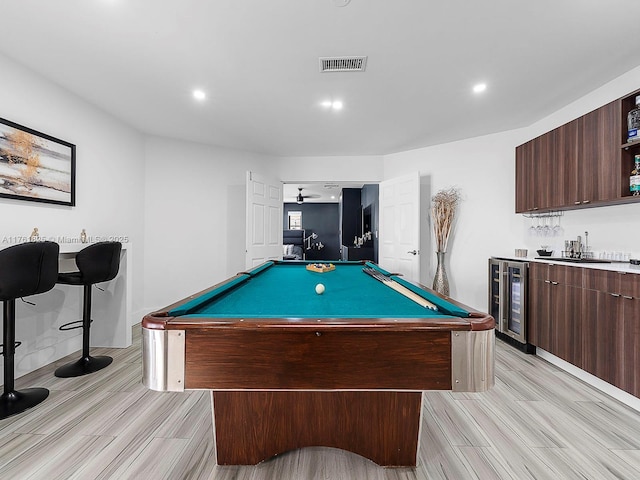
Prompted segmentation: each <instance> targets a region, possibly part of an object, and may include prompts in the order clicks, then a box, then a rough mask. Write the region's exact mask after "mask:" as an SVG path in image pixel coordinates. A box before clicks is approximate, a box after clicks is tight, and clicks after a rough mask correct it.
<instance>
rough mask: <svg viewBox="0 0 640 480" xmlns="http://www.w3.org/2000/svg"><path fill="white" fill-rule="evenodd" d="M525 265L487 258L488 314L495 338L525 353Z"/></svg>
mask: <svg viewBox="0 0 640 480" xmlns="http://www.w3.org/2000/svg"><path fill="white" fill-rule="evenodd" d="M528 268H529V264H528V263H527V262H517V261H512V260H504V259H500V258H490V259H489V313H490V314H491V316H492V317H493V318H494V319H495V320H496V336H497V337H498V338H501V339H502V340H505V341H506V342H507V343H510V344H511V345H513V346H515V347H518V348H519V349H520V350H522V351H525V352H527V353H534V352H535V347H534V346H533V345H530V344H528V343H527V290H528V288H527V287H528V285H527V284H528V282H527V276H528Z"/></svg>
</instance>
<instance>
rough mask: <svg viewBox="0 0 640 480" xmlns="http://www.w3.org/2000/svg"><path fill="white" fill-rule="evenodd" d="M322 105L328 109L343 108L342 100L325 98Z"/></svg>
mask: <svg viewBox="0 0 640 480" xmlns="http://www.w3.org/2000/svg"><path fill="white" fill-rule="evenodd" d="M320 105H321V106H322V107H324V108H327V109H329V108H330V109H332V110H342V102H341V101H340V100H325V101H323V102H320Z"/></svg>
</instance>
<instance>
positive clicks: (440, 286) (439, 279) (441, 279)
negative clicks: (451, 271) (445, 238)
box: [433, 252, 449, 297]
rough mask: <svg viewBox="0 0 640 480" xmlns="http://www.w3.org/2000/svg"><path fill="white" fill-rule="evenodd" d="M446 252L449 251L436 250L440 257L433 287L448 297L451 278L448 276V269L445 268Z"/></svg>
mask: <svg viewBox="0 0 640 480" xmlns="http://www.w3.org/2000/svg"><path fill="white" fill-rule="evenodd" d="M445 253H447V252H436V256H437V257H438V266H437V267H436V274H435V276H434V277H433V289H434V290H435V291H436V292H438V293H441V294H442V295H446V296H447V297H448V296H449V279H448V278H447V271H446V270H445V268H444V255H445Z"/></svg>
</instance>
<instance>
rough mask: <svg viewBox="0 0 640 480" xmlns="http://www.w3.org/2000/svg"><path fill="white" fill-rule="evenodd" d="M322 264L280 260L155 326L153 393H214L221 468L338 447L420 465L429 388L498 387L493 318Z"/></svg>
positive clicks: (150, 335)
mask: <svg viewBox="0 0 640 480" xmlns="http://www.w3.org/2000/svg"><path fill="white" fill-rule="evenodd" d="M308 264H309V262H292V261H269V262H266V263H265V264H263V265H261V266H259V267H256V268H254V269H252V270H250V271H247V272H241V273H239V274H237V275H235V276H233V277H232V278H229V279H227V280H225V281H223V282H221V283H219V284H217V285H215V286H213V287H211V288H209V289H207V290H204V291H202V292H200V293H197V294H195V295H192V296H190V297H188V298H185V299H184V300H181V301H179V302H177V303H175V304H173V305H170V306H168V307H166V308H164V309H162V310H160V311H157V312H153V313H151V314H149V315H147V316H145V317H144V319H143V321H142V333H143V381H144V384H145V385H146V386H147V387H148V388H151V389H153V390H159V391H182V390H185V389H206V390H210V391H211V398H212V407H213V420H214V436H215V444H216V454H217V462H218V464H220V465H248V464H257V463H259V462H261V461H263V460H266V459H268V458H270V457H272V456H274V455H277V454H279V453H282V452H286V451H289V450H294V449H297V448H302V447H305V446H328V447H335V448H341V449H344V450H348V451H351V452H355V453H357V454H359V455H362V456H364V457H366V458H369V459H370V460H372V461H374V462H376V463H378V464H379V465H384V466H415V465H416V458H417V451H418V433H419V429H420V419H421V408H422V391H424V390H452V391H457V392H480V391H485V390H487V389H489V388H490V387H491V386H492V385H493V383H494V370H493V369H494V331H493V329H494V320H493V318H492V317H491V316H489V315H486V314H483V313H479V312H476V311H473V310H472V309H470V308H468V307H465V306H464V305H462V304H460V303H458V302H456V301H454V300H452V299H450V298H448V297H443V296H441V295H439V294H437V293H436V292H434V291H432V290H430V289H428V288H425V287H423V286H420V285H417V284H414V283H411V282H408V281H406V280H404V279H402V278H401V277H400V276H398V275H394V274H393V273H390V272H387V271H385V270H383V269H381V268H380V267H379V266H377V265H375V264H372V263H370V262H335V263H334V265H335V269H334V270H332V271H328V272H324V273H320V272H315V271H310V270H308V269H307V268H306V267H307V265H308ZM365 268H368V269H373V270H372V271H374V272H375V273H376V274H377V275H378V276H380V275H382V276H383V277H384V279H385V280H387V279H391V280H393V282H395V283H394V285H395V286H397V285H400V286H401V287H404V288H406V289H408V290H410V291H411V293H412V294H413V296H414V297H415V295H417V296H418V297H420V298H424V299H426V300H428V301H429V302H430V303H432V304H433V306H435V307H436V308H437V310H432V309H431V308H426V307H425V306H423V305H421V304H419V303H418V301H416V298H413V299H411V298H409V297H410V296H412V295H405V294H403V293H399V292H398V291H397V289H394V288H389V285H388V284H387V283H388V281H386V282H382V281H379V280H378V279H376V278H373V277H372V276H370V275H367V274H365V273H364V269H365ZM319 283H322V284H323V285H324V286H325V291H324V293H322V294H317V293H316V290H315V287H316V285H317V284H319Z"/></svg>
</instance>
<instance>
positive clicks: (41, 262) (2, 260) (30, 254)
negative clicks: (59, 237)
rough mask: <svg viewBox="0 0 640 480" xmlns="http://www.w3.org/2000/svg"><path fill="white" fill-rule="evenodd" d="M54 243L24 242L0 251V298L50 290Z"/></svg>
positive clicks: (55, 255)
mask: <svg viewBox="0 0 640 480" xmlns="http://www.w3.org/2000/svg"><path fill="white" fill-rule="evenodd" d="M59 252H60V246H59V245H58V244H57V243H55V242H28V243H21V244H19V245H13V246H11V247H7V248H5V249H3V250H0V301H6V300H13V299H16V298H20V297H27V296H29V295H36V294H38V293H44V292H47V291H49V290H51V289H52V288H53V287H54V286H55V284H56V281H57V279H58V254H59Z"/></svg>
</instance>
